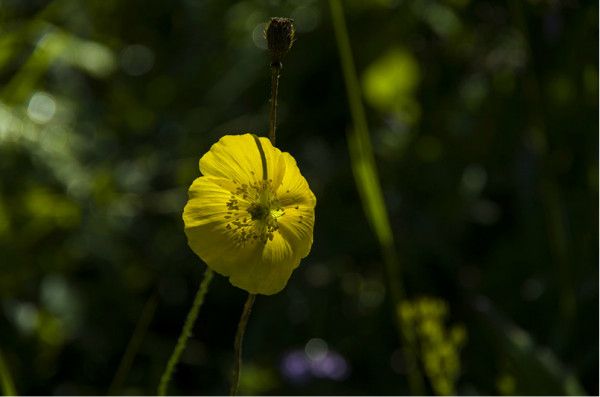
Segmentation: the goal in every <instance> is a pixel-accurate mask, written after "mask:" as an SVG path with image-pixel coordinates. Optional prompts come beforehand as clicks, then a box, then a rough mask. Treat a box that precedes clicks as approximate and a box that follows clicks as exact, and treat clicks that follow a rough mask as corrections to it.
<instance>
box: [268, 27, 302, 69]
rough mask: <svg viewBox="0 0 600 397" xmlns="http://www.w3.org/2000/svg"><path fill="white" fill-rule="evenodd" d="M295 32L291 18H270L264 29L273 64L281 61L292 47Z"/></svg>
mask: <svg viewBox="0 0 600 397" xmlns="http://www.w3.org/2000/svg"><path fill="white" fill-rule="evenodd" d="M295 33H296V29H295V28H294V21H293V20H291V19H289V18H271V21H270V22H269V25H268V26H267V28H266V29H265V36H266V37H267V46H268V47H269V51H270V52H271V59H272V61H273V63H274V64H275V63H279V62H281V61H282V60H283V57H284V56H285V54H286V53H287V52H288V51H289V50H290V48H292V44H294V35H295Z"/></svg>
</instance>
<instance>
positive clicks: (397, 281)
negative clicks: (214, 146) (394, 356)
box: [329, 0, 424, 395]
mask: <svg viewBox="0 0 600 397" xmlns="http://www.w3.org/2000/svg"><path fill="white" fill-rule="evenodd" d="M329 5H330V8H331V18H332V22H333V28H334V31H335V38H336V41H337V47H338V50H339V54H340V61H341V66H342V72H343V75H344V81H345V83H346V84H345V85H346V93H347V96H348V102H349V105H350V113H351V115H352V120H353V124H354V128H353V129H352V130H351V131H350V132H349V133H348V144H349V149H350V156H351V160H352V167H353V172H354V177H355V179H356V184H357V187H358V190H359V193H360V196H361V200H362V202H363V207H364V210H365V213H366V215H367V218H368V219H369V221H370V223H371V225H372V227H373V229H374V230H375V234H376V235H377V239H378V241H379V245H380V248H381V251H382V256H383V260H384V263H385V270H386V273H387V277H386V280H387V281H388V288H389V290H390V295H391V299H392V309H393V317H394V319H395V323H396V326H397V328H398V333H399V336H400V338H401V340H402V342H403V345H404V349H405V357H406V361H407V367H408V383H409V387H410V390H411V392H412V393H413V394H419V395H422V394H423V393H424V386H423V377H422V375H421V371H420V369H419V366H418V362H417V356H416V349H415V337H414V332H413V330H412V329H411V328H410V326H408V325H407V324H403V323H402V319H401V317H400V316H399V315H398V313H397V309H398V307H399V305H400V302H401V301H402V300H403V299H404V297H405V293H404V287H403V284H402V274H401V271H400V261H399V258H398V254H397V251H396V248H395V243H394V237H393V233H392V228H391V226H390V222H389V219H388V215H387V209H386V205H385V201H384V199H383V193H382V189H381V185H380V183H379V177H378V175H377V167H376V166H375V157H374V155H373V149H372V147H371V140H370V137H369V128H368V124H367V118H366V116H365V110H364V107H363V104H362V100H361V91H360V85H359V82H358V77H357V75H356V67H355V66H354V60H353V57H352V48H351V46H350V39H349V38H348V29H347V27H346V21H345V17H344V11H343V8H342V4H341V2H340V0H329Z"/></svg>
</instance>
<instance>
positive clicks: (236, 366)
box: [229, 294, 256, 396]
mask: <svg viewBox="0 0 600 397" xmlns="http://www.w3.org/2000/svg"><path fill="white" fill-rule="evenodd" d="M255 299H256V295H255V294H248V299H246V303H245V304H244V311H243V312H242V316H241V317H240V322H239V324H238V328H237V333H236V334H235V344H234V350H235V353H234V361H233V371H232V373H231V388H230V389H229V395H230V396H235V395H237V392H238V386H239V383H240V368H241V367H242V342H243V340H244V334H245V333H246V325H248V319H249V318H250V313H251V312H252V306H253V305H254V300H255Z"/></svg>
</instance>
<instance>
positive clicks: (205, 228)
mask: <svg viewBox="0 0 600 397" xmlns="http://www.w3.org/2000/svg"><path fill="white" fill-rule="evenodd" d="M200 172H201V173H202V175H203V176H201V177H199V178H197V179H196V180H195V181H194V182H193V183H192V186H191V187H190V189H189V200H188V202H187V204H186V206H185V208H184V210H183V221H184V224H185V234H186V235H187V239H188V244H189V246H190V247H191V248H192V250H193V251H194V252H195V253H196V255H198V256H199V257H200V258H201V259H202V260H203V261H204V262H206V264H207V265H208V266H209V267H210V268H211V269H213V270H214V271H216V272H217V273H220V274H222V275H224V276H227V277H229V281H230V282H231V284H233V285H235V286H236V287H239V288H242V289H244V290H246V291H248V292H250V293H253V294H264V295H271V294H275V293H277V292H279V291H281V290H282V289H283V288H284V287H285V285H286V284H287V281H288V279H289V278H290V275H291V274H292V271H293V270H294V269H295V268H296V267H298V265H299V264H300V260H301V259H302V258H304V257H305V256H306V255H308V253H309V251H310V248H311V246H312V242H313V225H314V221H315V204H316V198H315V195H314V194H313V193H312V191H311V190H310V188H309V187H308V183H307V182H306V179H304V177H303V176H302V174H300V170H299V169H298V166H297V165H296V160H294V158H293V157H292V156H291V155H290V154H289V153H285V152H281V151H280V150H279V149H277V148H275V147H273V145H271V142H270V141H269V140H268V139H267V138H259V137H257V136H255V135H251V134H244V135H226V136H224V137H223V138H221V139H220V140H219V142H217V143H215V144H214V145H213V146H212V147H211V148H210V150H209V151H208V153H206V154H205V155H204V156H202V158H201V159H200Z"/></svg>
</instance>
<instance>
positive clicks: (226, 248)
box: [183, 177, 256, 276]
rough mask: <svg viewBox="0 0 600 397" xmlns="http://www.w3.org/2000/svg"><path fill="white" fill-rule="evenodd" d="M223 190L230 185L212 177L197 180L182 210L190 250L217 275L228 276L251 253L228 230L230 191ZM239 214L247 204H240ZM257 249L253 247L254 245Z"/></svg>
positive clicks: (249, 246)
mask: <svg viewBox="0 0 600 397" xmlns="http://www.w3.org/2000/svg"><path fill="white" fill-rule="evenodd" d="M223 186H232V182H230V181H227V180H224V179H218V178H213V177H200V178H197V179H196V180H195V181H194V183H193V184H192V186H191V187H190V190H189V200H188V202H187V204H186V206H185V208H184V210H183V222H184V224H185V234H186V236H187V238H188V244H189V246H190V248H192V250H193V251H194V252H195V253H196V255H198V256H199V257H200V258H201V259H202V260H203V261H204V262H206V264H207V265H208V266H209V267H210V268H212V269H213V270H215V271H216V272H217V273H220V274H223V275H225V276H228V275H230V274H231V273H232V272H233V271H235V269H236V267H237V266H239V263H240V261H243V260H247V259H246V258H248V257H249V256H251V255H252V254H253V252H254V250H253V247H252V245H251V244H246V245H245V246H241V245H240V244H239V243H238V242H237V241H236V239H235V238H234V237H235V236H234V235H233V234H234V232H233V231H232V230H230V229H227V223H228V218H225V217H226V216H230V214H229V213H228V208H227V202H228V201H229V199H230V197H231V191H230V190H228V189H226V188H224V187H223ZM239 205H240V207H241V209H242V210H244V209H245V207H244V206H247V203H245V202H243V201H240V202H239ZM255 245H256V244H255Z"/></svg>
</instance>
